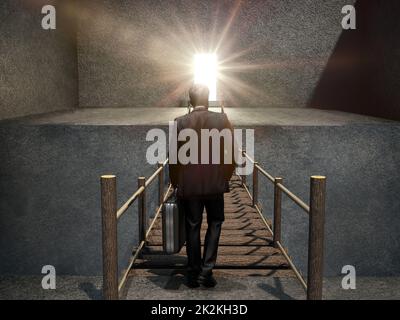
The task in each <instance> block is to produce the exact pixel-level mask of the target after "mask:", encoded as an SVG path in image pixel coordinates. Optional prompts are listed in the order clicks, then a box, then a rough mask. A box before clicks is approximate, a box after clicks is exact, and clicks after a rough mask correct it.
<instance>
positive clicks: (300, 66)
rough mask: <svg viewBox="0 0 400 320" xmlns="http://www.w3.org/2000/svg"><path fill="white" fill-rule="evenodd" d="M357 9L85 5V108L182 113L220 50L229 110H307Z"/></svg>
mask: <svg viewBox="0 0 400 320" xmlns="http://www.w3.org/2000/svg"><path fill="white" fill-rule="evenodd" d="M354 2H355V1H354V0H323V1H321V0H306V1H297V0H280V1H275V0H274V1H272V0H248V1H225V0H218V1H215V0H201V1H192V0H172V1H147V0H119V1H115V0H85V1H79V11H78V12H79V15H80V17H79V24H78V60H79V98H80V106H82V107H89V106H104V107H115V106H117V107H118V106H135V107H149V106H153V107H154V106H160V105H161V106H163V105H168V106H176V105H177V104H178V103H179V100H181V99H185V89H187V86H188V85H189V83H190V81H192V79H193V75H192V74H191V73H192V69H191V68H192V63H193V58H194V54H195V53H196V52H208V51H213V50H215V49H216V48H218V49H217V55H218V58H219V61H220V62H221V73H222V76H221V81H220V82H219V84H218V86H219V92H222V93H223V95H224V98H225V100H227V101H228V102H229V103H230V104H231V105H237V106H240V107H254V106H269V107H273V106H278V107H288V106H289V107H292V106H295V107H303V106H306V105H307V101H308V99H309V98H310V97H311V95H312V93H313V90H314V88H315V87H316V85H317V83H318V80H319V78H320V76H321V74H322V72H323V70H324V68H325V65H326V63H327V61H328V59H329V57H330V56H331V54H332V51H333V49H334V48H335V45H336V42H337V40H338V39H339V37H340V35H341V33H342V31H343V30H342V27H341V20H342V18H343V14H342V13H341V10H342V7H343V6H344V5H347V4H353V3H354Z"/></svg>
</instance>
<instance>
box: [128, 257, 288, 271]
mask: <svg viewBox="0 0 400 320" xmlns="http://www.w3.org/2000/svg"><path fill="white" fill-rule="evenodd" d="M186 264H187V258H186V257H185V256H176V255H143V257H142V258H141V259H138V260H136V263H135V268H171V267H173V268H185V266H186ZM215 268H216V269H221V268H222V269H236V268H240V269H260V268H263V269H285V268H289V265H288V263H287V261H286V259H285V258H284V257H283V256H281V255H278V254H277V255H270V256H267V255H262V256H256V255H250V256H241V255H221V256H218V258H217V263H216V266H215Z"/></svg>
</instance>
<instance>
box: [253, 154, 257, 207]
mask: <svg viewBox="0 0 400 320" xmlns="http://www.w3.org/2000/svg"><path fill="white" fill-rule="evenodd" d="M257 165H258V162H254V167H253V207H255V206H256V205H258V168H257Z"/></svg>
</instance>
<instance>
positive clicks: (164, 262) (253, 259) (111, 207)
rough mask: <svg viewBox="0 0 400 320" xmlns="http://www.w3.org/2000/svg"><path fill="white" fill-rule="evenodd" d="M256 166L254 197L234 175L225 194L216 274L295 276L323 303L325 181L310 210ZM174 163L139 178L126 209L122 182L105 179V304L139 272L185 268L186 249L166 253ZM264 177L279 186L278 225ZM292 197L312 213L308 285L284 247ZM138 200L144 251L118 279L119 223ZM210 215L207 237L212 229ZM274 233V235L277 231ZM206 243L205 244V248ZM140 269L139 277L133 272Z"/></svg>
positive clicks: (313, 193)
mask: <svg viewBox="0 0 400 320" xmlns="http://www.w3.org/2000/svg"><path fill="white" fill-rule="evenodd" d="M243 155H244V156H246V157H247V158H248V159H249V160H250V161H251V162H252V163H253V164H254V170H253V175H252V178H253V181H252V188H251V189H252V192H250V191H249V189H248V187H247V184H246V176H237V175H236V176H234V177H233V178H232V179H231V181H230V192H229V193H227V194H225V222H224V223H223V226H222V233H221V238H220V243H219V249H218V258H217V264H216V268H215V269H216V271H217V272H218V270H223V272H224V273H229V274H230V275H233V276H235V275H236V276H239V275H240V276H246V275H254V274H257V275H263V276H271V275H273V276H274V277H277V276H278V277H279V276H284V277H287V276H295V277H297V278H298V280H299V282H300V284H301V285H302V286H303V288H304V289H305V291H306V292H307V298H308V299H312V300H316V299H321V298H322V276H323V239H324V214H325V180H326V179H325V177H322V176H313V177H311V179H310V205H307V204H306V203H305V202H303V201H302V200H301V199H299V198H298V197H297V196H296V195H295V194H293V193H292V192H291V191H289V190H288V189H287V188H286V187H285V186H284V185H283V180H282V178H274V177H272V176H271V175H270V174H269V173H268V172H266V171H265V170H264V169H262V168H261V167H260V166H259V164H258V163H257V162H255V161H254V160H253V159H251V158H250V157H249V156H248V155H247V154H246V153H245V151H243ZM167 163H168V160H167V161H165V162H164V163H162V164H160V165H159V168H158V169H157V170H156V171H155V172H154V174H153V175H152V176H151V177H150V178H149V179H147V180H146V179H145V178H144V177H141V178H139V179H138V190H137V191H136V192H135V193H134V194H133V195H132V197H131V198H129V199H128V201H127V202H126V203H125V204H124V205H123V206H122V207H121V208H120V209H117V208H116V203H117V195H116V177H115V176H102V177H101V192H102V220H103V295H104V298H105V299H118V298H119V295H120V292H121V290H122V289H123V286H124V284H125V282H126V280H127V279H128V277H132V276H135V275H137V274H138V273H141V274H146V273H149V272H151V270H154V269H167V270H172V271H174V270H175V271H177V270H182V271H183V269H185V266H186V261H187V258H186V248H185V247H184V248H182V250H181V251H180V252H179V253H178V254H175V255H167V254H165V253H164V252H163V249H162V218H161V209H162V204H163V203H164V201H165V200H166V199H167V198H168V196H169V194H170V193H171V191H172V188H171V186H169V187H168V189H167V190H166V191H165V192H164V171H165V170H164V168H165V167H166V165H167ZM259 173H261V174H262V175H263V176H264V177H266V178H267V180H269V181H270V182H272V183H273V184H274V212H273V224H272V223H271V222H270V221H269V220H267V219H266V218H265V216H264V215H263V214H262V212H261V209H260V205H259V204H258V180H259ZM157 177H158V202H159V206H158V208H157V212H156V214H155V216H154V218H153V219H152V220H150V221H149V227H148V228H147V224H148V219H147V213H146V189H147V187H148V186H149V185H150V184H151V183H152V182H153V181H154V180H155V179H156V178H157ZM282 194H286V195H287V196H288V197H289V198H290V199H291V200H292V201H294V203H296V204H297V205H298V206H299V207H300V208H302V209H303V210H304V211H306V212H307V213H308V214H309V245H308V276H307V283H306V281H305V280H304V278H303V276H302V275H301V273H300V272H299V270H297V268H296V266H295V265H294V264H293V262H292V260H291V258H290V257H289V255H288V252H287V250H286V249H285V248H284V247H283V246H282V244H281V202H282ZM136 200H137V202H138V218H139V241H140V242H139V246H138V247H137V248H135V250H134V253H133V255H132V258H131V260H130V262H129V264H128V268H126V269H125V270H124V272H123V274H122V276H121V277H119V276H118V265H117V260H118V252H117V223H118V220H119V218H120V217H121V216H122V215H123V214H124V213H125V212H126V211H127V209H128V208H129V207H130V206H131V205H132V204H133V203H134V202H135V201H136ZM205 215H206V213H205V212H204V217H203V224H202V231H201V238H202V242H203V241H204V236H205V231H206V229H207V222H206V221H207V220H206V216H205ZM272 230H273V231H272ZM202 244H203V243H202ZM132 270H134V272H132Z"/></svg>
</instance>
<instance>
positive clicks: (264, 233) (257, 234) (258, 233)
mask: <svg viewBox="0 0 400 320" xmlns="http://www.w3.org/2000/svg"><path fill="white" fill-rule="evenodd" d="M206 232H207V230H206V229H202V230H201V231H200V235H201V236H202V237H204V236H205V234H206ZM151 235H152V236H162V231H161V230H160V229H158V230H153V232H152V233H151ZM227 236H229V237H232V236H235V237H244V236H248V237H254V238H263V237H272V236H271V233H270V232H269V231H268V230H267V229H264V230H229V229H222V231H221V238H224V237H227Z"/></svg>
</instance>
